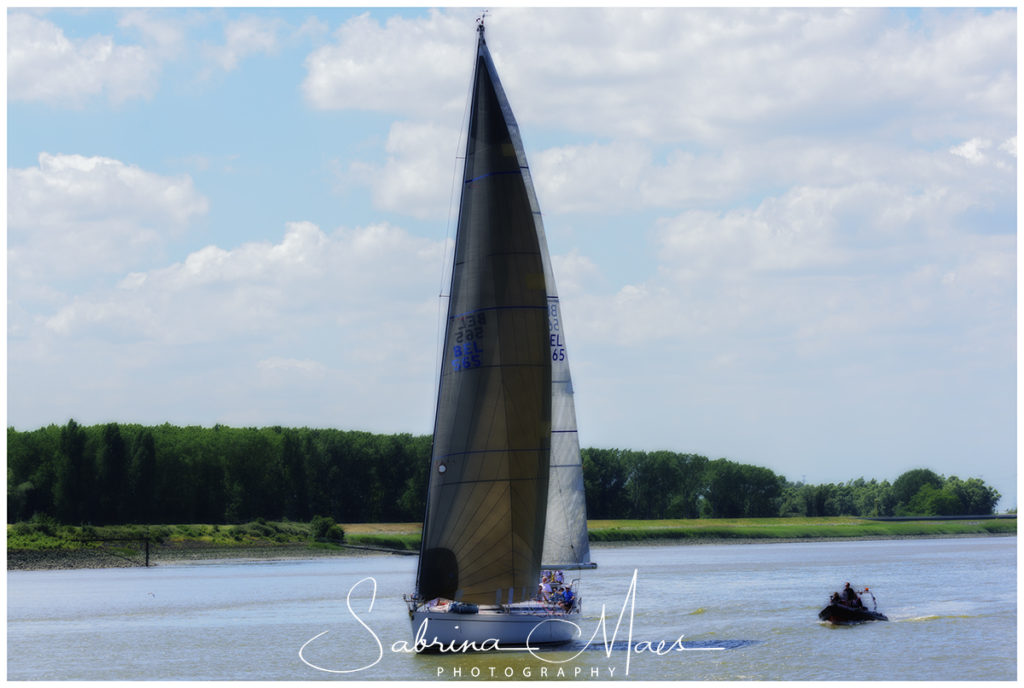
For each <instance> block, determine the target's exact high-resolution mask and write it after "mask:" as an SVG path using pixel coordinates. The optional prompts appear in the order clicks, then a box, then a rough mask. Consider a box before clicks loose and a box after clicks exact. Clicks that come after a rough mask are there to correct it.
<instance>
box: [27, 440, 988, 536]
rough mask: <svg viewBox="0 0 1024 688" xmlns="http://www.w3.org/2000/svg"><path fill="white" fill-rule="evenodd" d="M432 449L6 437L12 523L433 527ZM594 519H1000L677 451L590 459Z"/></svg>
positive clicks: (921, 487)
mask: <svg viewBox="0 0 1024 688" xmlns="http://www.w3.org/2000/svg"><path fill="white" fill-rule="evenodd" d="M430 442H431V440H430V437H429V436H414V435H410V434H395V435H382V434H373V433H368V432H359V431H344V430H331V429H311V428H283V427H269V428H230V427H226V426H222V425H216V426H214V427H212V428H204V427H195V426H189V427H179V426H174V425H170V424H164V425H159V426H142V425H133V424H118V423H108V424H104V425H93V426H83V425H80V424H78V423H76V422H75V421H74V420H70V421H68V423H67V424H65V425H63V426H58V425H49V426H47V427H44V428H39V429H37V430H32V431H19V430H15V429H14V428H8V430H7V519H8V522H17V521H26V520H30V519H32V518H34V517H36V518H38V517H43V516H45V517H49V518H53V519H55V520H57V521H58V522H61V523H65V524H86V523H88V524H94V525H107V524H120V523H240V522H245V521H250V520H254V519H258V518H265V519H272V520H283V519H289V520H295V521H309V520H311V519H312V518H313V517H314V516H318V515H319V516H326V517H330V518H333V519H335V520H337V521H338V522H340V523H365V522H371V523H372V522H410V521H412V522H415V521H420V520H421V519H422V518H423V513H424V509H425V500H426V482H427V468H428V464H429V458H430ZM583 475H584V483H585V487H586V498H587V510H588V516H589V517H590V518H594V519H657V518H737V517H753V516H761V517H764V516H780V515H781V516H789V515H794V516H795V515H801V516H843V515H850V516H899V515H946V514H976V515H982V514H991V513H992V512H993V510H994V508H995V505H996V503H997V502H998V500H999V496H1000V495H999V493H998V492H997V491H996V490H994V489H993V488H991V487H989V486H987V485H985V483H984V482H982V481H981V480H979V479H978V478H969V479H967V480H961V479H959V478H957V477H956V476H951V477H949V478H946V477H944V476H941V475H938V474H936V473H934V472H933V471H931V470H929V469H915V470H912V471H908V472H906V473H904V474H903V475H901V476H900V477H899V478H897V479H896V480H895V481H894V482H893V483H891V484H890V483H889V482H888V481H884V480H883V481H881V482H879V481H876V480H870V481H865V480H864V479H863V478H858V479H856V480H851V481H849V482H846V483H843V484H827V485H809V484H804V483H791V482H789V481H787V480H786V479H785V478H784V477H783V476H780V475H777V474H776V473H774V472H773V471H771V470H770V469H768V468H763V467H760V466H752V465H747V464H741V463H737V462H734V461H730V460H727V459H716V460H709V459H708V458H707V457H703V456H698V455H696V454H679V453H675V452H669V451H654V452H642V451H630V450H620V449H593V448H589V449H584V450H583Z"/></svg>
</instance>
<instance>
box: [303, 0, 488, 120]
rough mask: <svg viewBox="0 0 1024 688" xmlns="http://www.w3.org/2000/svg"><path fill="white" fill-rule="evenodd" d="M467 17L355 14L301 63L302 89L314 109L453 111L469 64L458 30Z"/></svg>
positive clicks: (454, 14)
mask: <svg viewBox="0 0 1024 688" xmlns="http://www.w3.org/2000/svg"><path fill="white" fill-rule="evenodd" d="M471 17H472V14H471V13H469V12H467V11H463V10H455V11H453V12H445V13H442V12H438V11H436V10H431V11H430V12H429V14H428V16H427V17H426V18H424V19H413V20H409V19H404V18H402V17H392V18H390V19H388V21H387V23H386V24H385V25H384V26H381V25H380V24H379V23H378V22H377V21H375V20H374V19H372V18H371V17H370V16H369V15H367V14H363V15H360V16H358V17H355V18H354V19H351V20H349V21H347V22H345V23H344V24H343V25H342V26H341V27H340V28H339V29H338V30H337V32H336V33H335V39H336V40H335V43H334V44H331V45H327V46H324V47H321V48H318V49H317V50H315V51H313V52H312V53H311V54H310V55H309V57H308V58H307V59H306V71H307V75H306V79H305V80H304V81H303V84H302V90H303V93H304V94H305V97H306V99H307V101H308V102H309V103H310V104H311V105H312V106H313V107H316V108H320V109H353V110H382V111H388V112H400V113H409V114H414V115H421V116H422V115H424V114H426V115H428V116H431V117H434V116H437V114H438V112H439V111H442V112H448V113H457V112H459V111H460V110H461V108H462V106H463V102H464V99H465V89H466V81H467V79H468V78H469V69H470V68H471V66H472V65H471V62H472V53H471V51H472V44H471V43H469V41H468V40H467V32H466V27H467V26H472V24H471V22H472V19H471Z"/></svg>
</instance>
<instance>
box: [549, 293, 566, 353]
mask: <svg viewBox="0 0 1024 688" xmlns="http://www.w3.org/2000/svg"><path fill="white" fill-rule="evenodd" d="M548 329H549V330H550V331H551V360H552V361H564V360H565V343H564V342H563V341H562V333H561V332H560V331H559V326H558V304H557V303H552V304H549V305H548Z"/></svg>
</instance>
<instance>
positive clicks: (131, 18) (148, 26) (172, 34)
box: [117, 10, 186, 58]
mask: <svg viewBox="0 0 1024 688" xmlns="http://www.w3.org/2000/svg"><path fill="white" fill-rule="evenodd" d="M117 25H118V26H119V27H120V28H123V29H130V30H134V31H137V32H138V33H139V34H140V35H141V36H142V39H143V41H144V42H146V43H147V44H148V45H151V46H153V48H154V49H155V51H156V53H157V54H158V55H160V56H161V57H164V58H167V57H175V56H177V55H179V54H180V53H181V51H182V50H183V48H184V46H185V43H186V32H185V28H186V27H185V23H184V22H182V21H179V20H177V19H176V18H174V17H172V16H170V15H168V13H166V12H156V11H151V10H129V11H128V12H126V13H125V14H124V15H122V17H121V19H119V20H118V22H117Z"/></svg>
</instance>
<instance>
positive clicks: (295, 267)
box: [11, 222, 443, 431]
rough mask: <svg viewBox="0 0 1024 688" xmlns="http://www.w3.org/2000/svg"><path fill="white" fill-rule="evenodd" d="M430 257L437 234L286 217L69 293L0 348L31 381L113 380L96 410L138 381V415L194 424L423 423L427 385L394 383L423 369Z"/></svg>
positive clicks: (431, 332) (79, 384) (80, 385)
mask: <svg viewBox="0 0 1024 688" xmlns="http://www.w3.org/2000/svg"><path fill="white" fill-rule="evenodd" d="M442 258H443V245H442V244H441V243H438V242H432V241H429V240H424V239H418V238H415V237H412V236H411V235H409V234H408V233H407V232H405V231H404V230H402V229H400V228H397V227H394V226H390V225H386V224H376V225H369V226H365V227H359V228H355V229H344V228H342V229H338V230H336V231H334V232H331V233H325V232H323V231H321V230H320V229H319V228H318V227H317V226H315V225H313V224H311V223H308V222H296V223H290V224H289V225H288V226H287V228H286V231H285V232H284V235H283V236H282V237H281V239H280V240H279V241H277V242H273V243H271V242H253V243H245V244H242V245H239V246H236V247H231V248H221V247H218V246H208V247H205V248H203V249H200V250H198V251H195V252H193V253H192V254H190V255H189V256H188V257H187V258H186V259H185V260H183V261H181V262H180V263H175V264H172V265H168V266H165V267H162V268H157V269H153V270H149V271H145V272H134V273H129V274H128V275H126V276H125V277H124V278H123V279H122V280H121V282H120V284H118V285H117V286H116V287H115V288H106V287H97V288H93V289H90V290H88V291H84V292H82V293H80V294H79V295H78V296H76V297H74V298H72V299H70V300H66V302H65V303H64V305H62V306H61V307H59V308H56V309H54V310H53V311H52V312H51V313H50V314H49V315H48V316H46V317H44V318H38V319H36V320H35V321H34V322H33V323H31V326H30V327H28V328H26V329H25V330H24V331H22V332H20V333H19V336H18V337H17V338H16V339H15V340H14V341H13V344H12V354H11V355H12V360H13V361H26V360H28V359H36V360H34V361H33V365H32V369H33V370H34V371H35V379H34V381H33V384H34V385H35V386H36V388H37V390H54V391H55V392H59V394H56V396H60V394H64V393H65V392H67V391H69V390H76V391H74V392H73V394H72V396H74V394H86V390H88V389H90V388H94V387H95V386H96V385H97V384H99V385H101V386H102V385H104V384H107V381H111V380H117V381H118V383H117V384H118V385H120V386H121V387H120V389H121V394H122V398H119V399H113V400H105V405H104V406H103V408H104V409H120V411H108V412H116V413H118V414H119V417H120V418H122V419H124V418H137V417H138V415H137V410H136V409H133V408H132V407H131V404H130V400H131V398H132V397H133V396H134V395H141V396H145V397H146V398H148V399H149V402H148V404H147V409H146V411H145V413H146V414H147V416H146V418H147V420H148V421H150V422H154V421H157V420H159V417H160V416H159V414H160V413H164V412H166V413H175V414H176V415H175V417H180V415H181V413H182V411H181V409H180V407H181V406H183V407H187V408H188V409H189V410H188V411H185V415H186V416H188V415H189V414H190V413H195V414H198V415H197V416H196V418H197V419H198V420H199V421H200V422H205V423H209V422H214V421H219V422H240V423H241V422H245V423H253V422H267V423H273V422H293V423H296V424H299V423H301V424H303V425H306V424H311V423H312V424H320V425H334V424H337V423H342V422H343V423H345V424H346V427H374V428H380V429H386V430H390V431H398V430H407V429H409V427H410V423H414V424H415V426H416V427H419V426H420V425H423V426H424V427H425V423H426V417H425V414H426V413H427V412H428V411H429V407H430V398H429V395H428V394H424V395H423V398H422V399H417V398H415V396H414V395H413V396H410V394H409V384H410V380H418V384H419V385H420V386H421V387H422V388H423V389H424V390H427V389H429V388H430V385H431V379H432V378H433V376H434V370H435V350H434V346H435V344H434V342H435V340H436V336H435V334H436V333H435V329H436V326H437V316H438V308H437V287H438V283H437V278H438V269H439V266H440V263H441V261H442ZM69 342H73V343H74V346H73V347H69V346H68V343H69ZM165 367H166V370H165ZM171 370H173V371H174V372H173V373H171V372H168V371H171ZM71 371H79V372H77V373H74V374H72V373H71ZM14 384H15V385H16V386H17V385H24V384H27V381H26V380H23V379H21V377H19V378H18V380H17V382H16V383H14ZM156 389H160V390H161V391H160V393H159V394H157V393H155V391H154V390H156ZM282 395H284V396H282ZM307 396H309V399H306V397H307ZM242 397H244V398H246V399H248V400H249V401H248V402H247V404H246V406H247V409H246V414H245V415H243V416H239V415H238V412H237V409H236V405H237V400H238V399H239V398H242ZM172 407H173V408H175V409H177V410H175V411H173V412H172V411H170V410H166V409H170V408H172ZM61 408H62V407H61V405H60V403H59V399H57V400H54V401H53V403H52V404H51V409H61ZM314 409H315V410H314ZM396 409H398V410H401V413H399V412H398V411H396ZM53 412H55V411H53V410H51V413H53ZM75 413H78V414H79V415H83V414H82V412H81V409H79V410H78V411H76V412H75ZM396 413H397V414H398V415H396ZM153 414H157V415H156V416H155V417H154V416H153ZM403 414H404V415H403ZM411 414H415V419H414V420H412V421H409V420H408V419H409V418H410V417H411ZM84 415H88V413H86V414H84ZM76 417H79V416H78V415H76ZM83 417H84V416H83ZM382 419H384V420H382ZM382 423H383V425H382Z"/></svg>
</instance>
